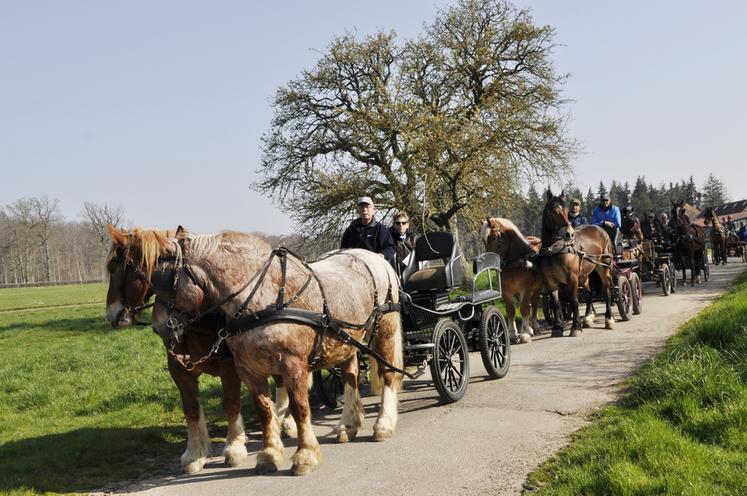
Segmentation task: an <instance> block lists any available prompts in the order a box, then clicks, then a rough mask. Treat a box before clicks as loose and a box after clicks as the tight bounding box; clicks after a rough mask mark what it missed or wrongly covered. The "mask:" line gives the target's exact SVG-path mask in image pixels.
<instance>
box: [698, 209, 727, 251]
mask: <svg viewBox="0 0 747 496" xmlns="http://www.w3.org/2000/svg"><path fill="white" fill-rule="evenodd" d="M703 223H704V224H705V225H708V224H711V246H712V247H713V265H718V264H719V263H721V264H723V265H726V259H727V253H728V252H727V247H726V244H727V241H728V234H727V232H726V228H725V226H723V225H722V224H721V221H719V219H718V216H717V215H716V214H715V213H714V212H713V208H712V207H708V208H706V210H705V213H704V214H703Z"/></svg>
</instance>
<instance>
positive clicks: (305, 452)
mask: <svg viewBox="0 0 747 496" xmlns="http://www.w3.org/2000/svg"><path fill="white" fill-rule="evenodd" d="M320 459H321V454H320V453H319V452H318V451H316V452H314V450H312V449H309V448H305V449H300V450H298V451H296V453H295V454H294V455H293V466H292V467H291V473H292V474H293V475H307V474H310V473H311V472H313V471H314V470H316V467H317V466H318V465H319V460H320Z"/></svg>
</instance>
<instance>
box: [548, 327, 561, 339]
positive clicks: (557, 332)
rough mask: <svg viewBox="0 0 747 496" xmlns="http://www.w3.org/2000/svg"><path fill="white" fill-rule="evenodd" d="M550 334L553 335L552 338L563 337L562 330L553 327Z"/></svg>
mask: <svg viewBox="0 0 747 496" xmlns="http://www.w3.org/2000/svg"><path fill="white" fill-rule="evenodd" d="M551 336H552V337H554V338H562V337H563V331H561V330H557V329H553V330H552V334H551Z"/></svg>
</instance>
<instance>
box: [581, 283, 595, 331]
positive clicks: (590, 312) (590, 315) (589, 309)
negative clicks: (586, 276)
mask: <svg viewBox="0 0 747 496" xmlns="http://www.w3.org/2000/svg"><path fill="white" fill-rule="evenodd" d="M595 318H596V315H595V314H594V303H593V302H592V301H591V287H590V286H589V283H588V281H587V283H586V311H585V312H584V321H583V324H582V325H583V327H591V326H592V325H594V319H595Z"/></svg>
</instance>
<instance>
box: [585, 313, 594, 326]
mask: <svg viewBox="0 0 747 496" xmlns="http://www.w3.org/2000/svg"><path fill="white" fill-rule="evenodd" d="M595 318H596V315H594V314H593V313H591V314H589V315H587V316H586V317H584V320H583V321H582V325H583V326H584V328H587V327H591V326H593V325H594V319H595Z"/></svg>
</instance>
